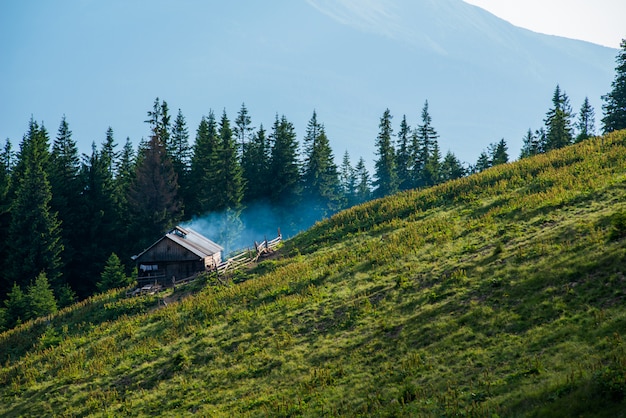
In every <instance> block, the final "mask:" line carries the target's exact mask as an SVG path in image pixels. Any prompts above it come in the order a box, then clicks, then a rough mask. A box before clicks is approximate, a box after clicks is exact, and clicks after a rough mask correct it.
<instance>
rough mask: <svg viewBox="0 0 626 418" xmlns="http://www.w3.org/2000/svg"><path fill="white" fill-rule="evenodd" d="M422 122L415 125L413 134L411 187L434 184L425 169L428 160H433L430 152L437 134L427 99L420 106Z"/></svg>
mask: <svg viewBox="0 0 626 418" xmlns="http://www.w3.org/2000/svg"><path fill="white" fill-rule="evenodd" d="M421 118H422V123H421V124H420V125H418V126H417V128H416V129H415V132H414V135H413V141H412V145H411V155H413V158H414V162H413V164H412V166H413V175H412V177H413V182H414V186H413V187H424V186H430V185H432V184H434V180H435V179H434V178H433V174H435V173H431V172H429V171H428V170H427V165H428V163H429V161H433V159H432V154H433V149H434V147H435V144H437V138H439V135H438V134H437V131H435V128H433V126H432V117H431V116H430V113H429V111H428V100H426V102H424V107H423V108H422V115H421ZM431 166H432V163H431Z"/></svg>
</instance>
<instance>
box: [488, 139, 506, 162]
mask: <svg viewBox="0 0 626 418" xmlns="http://www.w3.org/2000/svg"><path fill="white" fill-rule="evenodd" d="M489 148H490V160H491V166H495V165H499V164H506V163H508V162H509V154H508V147H507V145H506V141H505V140H504V138H502V139H501V140H500V141H499V142H497V143H494V144H491V145H490V147H489Z"/></svg>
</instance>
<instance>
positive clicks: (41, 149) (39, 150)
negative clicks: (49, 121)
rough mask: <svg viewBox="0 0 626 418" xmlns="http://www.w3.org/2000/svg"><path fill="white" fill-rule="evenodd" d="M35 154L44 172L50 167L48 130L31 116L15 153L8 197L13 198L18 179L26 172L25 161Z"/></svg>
mask: <svg viewBox="0 0 626 418" xmlns="http://www.w3.org/2000/svg"><path fill="white" fill-rule="evenodd" d="M31 155H37V156H38V160H39V161H40V163H41V168H42V170H43V171H44V172H45V173H48V172H49V169H50V139H49V137H48V131H47V130H46V128H45V127H44V126H43V124H42V126H41V127H40V126H39V124H38V123H37V122H36V121H35V120H34V119H33V118H32V117H31V119H30V121H29V122H28V132H27V133H26V135H24V137H23V138H22V142H21V143H20V150H19V151H18V153H17V157H16V163H15V166H14V167H13V170H12V178H13V181H12V182H11V188H10V189H9V197H10V198H11V199H14V198H15V193H16V191H17V188H18V187H19V183H20V179H22V178H24V173H25V172H26V167H27V165H28V164H27V161H28V158H29V156H31Z"/></svg>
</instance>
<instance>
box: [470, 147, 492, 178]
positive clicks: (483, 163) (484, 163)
mask: <svg viewBox="0 0 626 418" xmlns="http://www.w3.org/2000/svg"><path fill="white" fill-rule="evenodd" d="M489 167H491V160H490V159H489V155H488V154H487V151H484V150H483V151H482V152H481V153H480V155H479V156H478V161H476V165H475V166H474V170H473V171H474V172H475V173H480V172H482V171H485V170H486V169H488V168H489Z"/></svg>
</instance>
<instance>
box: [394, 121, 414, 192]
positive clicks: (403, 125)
mask: <svg viewBox="0 0 626 418" xmlns="http://www.w3.org/2000/svg"><path fill="white" fill-rule="evenodd" d="M411 140H412V138H411V127H410V126H409V124H408V123H407V121H406V115H403V116H402V122H400V130H399V131H398V147H397V150H398V152H397V155H396V167H397V173H398V182H399V185H398V188H399V189H400V190H408V189H410V188H411V187H412V186H413V183H414V182H413V179H412V176H411V172H412V163H413V157H412V155H411Z"/></svg>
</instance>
